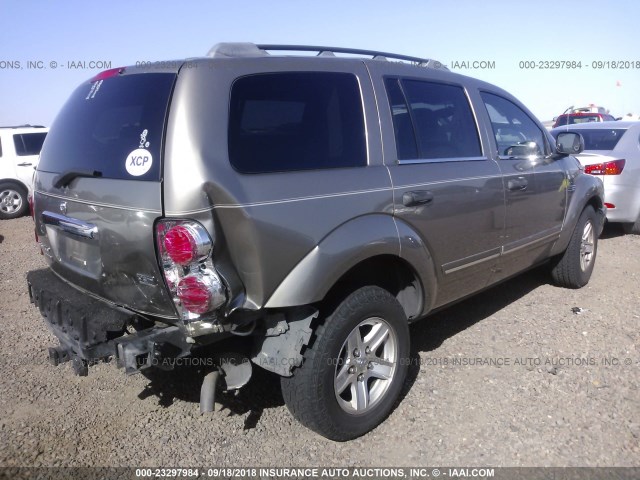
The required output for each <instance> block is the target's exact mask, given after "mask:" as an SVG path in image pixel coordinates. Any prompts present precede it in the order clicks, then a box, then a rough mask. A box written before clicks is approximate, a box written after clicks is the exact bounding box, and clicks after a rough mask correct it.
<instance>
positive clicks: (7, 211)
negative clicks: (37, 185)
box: [0, 182, 29, 220]
mask: <svg viewBox="0 0 640 480" xmlns="http://www.w3.org/2000/svg"><path fill="white" fill-rule="evenodd" d="M27 208H29V202H28V199H27V192H26V190H25V189H24V188H22V187H21V186H19V185H16V184H13V183H8V182H5V183H0V219H2V220H9V219H12V218H18V217H21V216H22V215H24V214H25V213H26V211H27Z"/></svg>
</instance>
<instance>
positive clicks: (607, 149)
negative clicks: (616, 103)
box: [551, 122, 640, 234]
mask: <svg viewBox="0 0 640 480" xmlns="http://www.w3.org/2000/svg"><path fill="white" fill-rule="evenodd" d="M566 131H570V132H577V133H580V134H581V135H582V137H583V138H584V143H585V149H584V152H582V153H581V154H580V155H576V157H577V158H578V159H579V160H580V163H581V164H582V165H583V166H584V169H585V172H586V173H590V174H592V175H598V176H599V177H600V178H601V179H602V181H603V183H604V192H605V204H606V206H607V220H608V221H610V222H618V223H623V224H624V228H625V231H626V232H627V233H636V234H640V122H602V123H585V124H579V125H569V126H563V127H558V128H554V129H553V130H551V133H552V134H553V136H554V137H555V136H557V134H558V133H560V132H566Z"/></svg>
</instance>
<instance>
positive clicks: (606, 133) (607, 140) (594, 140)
mask: <svg viewBox="0 0 640 480" xmlns="http://www.w3.org/2000/svg"><path fill="white" fill-rule="evenodd" d="M562 131H563V132H564V131H566V130H562ZM569 131H573V132H575V133H579V134H580V135H582V138H584V149H585V150H613V149H614V148H616V145H617V144H618V142H619V141H620V139H621V138H622V136H623V135H624V134H625V132H626V130H625V129H621V128H614V129H607V128H597V129H596V128H594V129H593V130H587V129H580V130H577V129H576V130H569ZM558 133H560V132H554V134H555V135H556V136H557V135H558Z"/></svg>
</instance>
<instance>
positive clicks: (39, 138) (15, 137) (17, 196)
mask: <svg viewBox="0 0 640 480" xmlns="http://www.w3.org/2000/svg"><path fill="white" fill-rule="evenodd" d="M48 131H49V129H48V128H45V127H40V126H32V125H23V126H18V127H0V220H6V219H9V218H17V217H20V216H22V215H24V214H25V212H26V211H27V209H28V208H29V204H28V195H29V194H30V193H31V192H32V189H33V184H32V182H33V172H34V169H35V167H36V165H37V164H38V157H39V155H40V150H41V149H42V144H43V142H44V139H45V137H46V136H47V132H48Z"/></svg>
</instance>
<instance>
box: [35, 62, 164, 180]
mask: <svg viewBox="0 0 640 480" xmlns="http://www.w3.org/2000/svg"><path fill="white" fill-rule="evenodd" d="M175 78H176V75H175V74H173V73H145V74H135V75H121V76H115V77H111V78H107V79H104V80H98V81H97V82H92V83H85V84H83V85H81V86H80V87H78V88H77V89H76V90H75V92H73V94H72V95H71V98H70V99H69V100H68V101H67V103H66V104H65V105H64V107H63V108H62V110H61V112H60V113H59V114H58V117H57V118H56V120H55V121H54V123H53V125H52V127H51V130H50V132H49V134H48V137H47V141H46V143H45V145H44V148H43V149H42V155H41V158H40V164H39V166H38V170H41V171H46V172H55V173H64V172H69V171H74V170H80V171H90V172H92V171H98V172H100V173H101V174H102V176H103V177H107V178H117V179H136V180H150V181H158V180H160V172H161V168H160V156H161V144H162V138H163V130H164V125H165V117H166V115H167V109H168V104H169V99H170V96H171V91H172V89H173V84H174V81H175Z"/></svg>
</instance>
